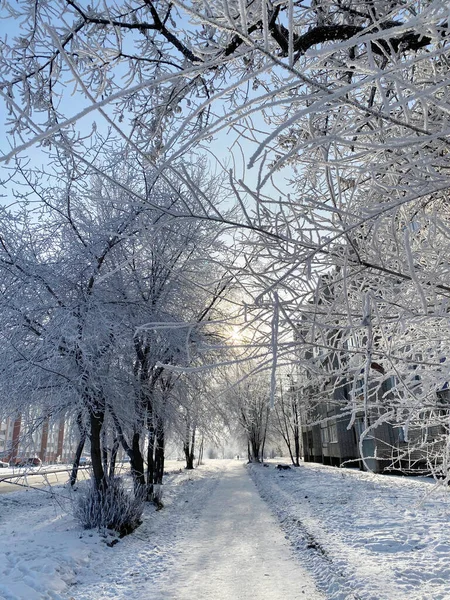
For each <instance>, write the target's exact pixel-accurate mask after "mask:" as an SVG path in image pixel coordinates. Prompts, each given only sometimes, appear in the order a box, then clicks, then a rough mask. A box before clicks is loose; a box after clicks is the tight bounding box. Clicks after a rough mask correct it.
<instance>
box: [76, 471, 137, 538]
mask: <svg viewBox="0 0 450 600" xmlns="http://www.w3.org/2000/svg"><path fill="white" fill-rule="evenodd" d="M144 506H145V493H144V490H143V491H142V493H138V492H136V491H134V492H130V491H128V490H127V489H126V488H125V486H124V483H123V480H122V479H121V478H120V477H116V478H114V479H112V480H110V481H109V482H108V487H107V489H106V490H105V491H99V490H98V489H96V487H95V486H94V484H93V483H92V482H91V483H89V485H87V486H86V488H84V489H80V490H79V497H78V499H77V501H76V502H75V507H74V514H75V517H76V518H77V519H78V521H79V522H80V523H81V524H82V525H83V527H84V528H85V529H95V528H98V529H100V530H104V529H112V530H114V531H117V532H118V533H119V534H121V535H126V534H128V533H131V532H132V531H134V530H135V529H136V528H137V527H139V525H140V524H141V522H142V513H143V511H144Z"/></svg>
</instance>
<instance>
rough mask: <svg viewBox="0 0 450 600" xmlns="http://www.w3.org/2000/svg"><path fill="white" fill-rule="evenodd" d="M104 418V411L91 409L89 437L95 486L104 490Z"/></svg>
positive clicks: (105, 485) (105, 483)
mask: <svg viewBox="0 0 450 600" xmlns="http://www.w3.org/2000/svg"><path fill="white" fill-rule="evenodd" d="M104 418H105V413H104V411H101V410H100V411H99V410H97V411H95V412H94V410H93V409H92V410H91V412H90V415H89V424H90V439H91V461H92V471H93V474H94V483H95V487H96V489H97V490H99V491H104V490H106V488H107V487H108V485H107V481H106V477H105V472H104V470H103V464H102V443H101V432H102V427H103V421H104Z"/></svg>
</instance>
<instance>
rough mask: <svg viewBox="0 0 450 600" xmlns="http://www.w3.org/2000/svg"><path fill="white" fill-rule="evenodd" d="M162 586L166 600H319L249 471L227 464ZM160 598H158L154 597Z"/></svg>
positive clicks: (308, 576) (235, 463)
mask: <svg viewBox="0 0 450 600" xmlns="http://www.w3.org/2000/svg"><path fill="white" fill-rule="evenodd" d="M177 556H178V563H177V566H176V567H175V569H174V571H172V572H171V573H170V574H169V577H168V579H169V580H170V583H167V584H166V585H164V586H163V589H162V595H161V598H164V599H167V600H172V599H173V600H192V599H193V598H195V599H196V600H256V599H261V600H263V599H266V598H267V600H269V599H270V600H297V599H299V598H303V600H305V599H308V600H314V599H318V600H319V599H322V598H324V596H322V594H320V593H319V592H318V591H317V589H316V586H315V585H314V583H313V581H312V579H311V577H310V575H309V574H308V573H307V572H306V570H305V569H304V568H303V567H302V566H301V564H300V563H299V562H298V561H297V560H296V559H295V557H294V556H293V554H292V550H291V548H290V546H289V544H288V543H287V542H286V539H285V536H284V535H283V533H282V531H281V529H280V526H279V524H278V522H277V521H276V520H275V518H274V517H273V515H272V514H271V513H270V511H269V509H268V507H267V505H266V504H265V503H264V502H263V501H262V500H261V498H260V496H259V494H258V492H257V490H256V487H255V485H254V484H253V483H252V481H251V480H250V478H249V475H248V471H247V469H245V468H244V465H243V464H242V463H239V462H230V463H228V464H227V465H226V468H225V469H224V472H223V476H222V478H221V479H220V482H219V484H218V485H217V487H216V488H215V490H214V491H213V493H212V494H211V495H210V496H209V498H208V499H207V502H206V505H205V508H204V510H203V511H202V514H201V517H200V519H199V523H198V527H197V529H196V530H195V532H193V534H192V536H191V537H189V538H188V539H185V540H183V541H182V542H181V544H180V545H179V547H178V548H177ZM157 596H158V598H159V597H160V596H159V594H157Z"/></svg>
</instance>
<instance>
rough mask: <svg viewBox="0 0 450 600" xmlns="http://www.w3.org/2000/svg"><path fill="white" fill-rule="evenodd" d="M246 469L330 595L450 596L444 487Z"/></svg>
mask: <svg viewBox="0 0 450 600" xmlns="http://www.w3.org/2000/svg"><path fill="white" fill-rule="evenodd" d="M250 470H251V474H252V477H253V479H254V481H255V483H256V484H257V487H258V488H259V490H260V492H261V494H262V496H263V498H264V499H265V500H266V501H267V502H268V504H269V505H270V506H271V508H272V510H273V511H274V512H275V513H276V514H277V516H278V518H279V521H280V523H281V524H282V527H283V529H284V531H285V533H286V535H287V536H288V539H289V540H290V542H291V544H292V545H293V546H294V547H295V548H296V549H297V553H298V556H299V559H300V561H301V562H302V563H303V564H304V565H305V566H306V567H307V568H308V569H309V570H310V572H311V573H313V574H314V576H315V579H316V582H317V584H318V587H319V588H320V589H321V590H322V591H323V592H324V593H325V594H326V597H327V598H329V599H333V600H338V599H339V600H343V599H345V598H347V599H350V598H355V599H361V600H394V599H395V600H406V599H408V600H449V599H450V536H449V532H448V523H449V517H450V502H449V500H450V489H449V488H448V487H447V486H442V485H441V486H438V485H436V484H435V483H434V482H433V481H432V480H428V479H425V478H411V477H408V478H407V477H395V476H386V475H372V474H369V473H362V472H360V471H356V470H346V469H336V468H333V467H326V466H323V465H313V464H305V465H302V466H301V467H300V468H296V469H294V468H293V469H291V470H289V471H277V469H276V468H275V465H274V464H271V465H270V468H264V467H259V466H258V467H251V469H250Z"/></svg>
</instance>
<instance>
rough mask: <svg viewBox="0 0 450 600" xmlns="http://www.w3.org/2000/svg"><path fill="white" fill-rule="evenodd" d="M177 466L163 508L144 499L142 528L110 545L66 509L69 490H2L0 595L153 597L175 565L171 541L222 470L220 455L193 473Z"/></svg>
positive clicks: (63, 599) (29, 599)
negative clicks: (82, 527) (6, 491)
mask: <svg viewBox="0 0 450 600" xmlns="http://www.w3.org/2000/svg"><path fill="white" fill-rule="evenodd" d="M182 466H183V463H182V462H177V461H174V462H173V463H171V462H169V463H168V465H167V468H168V470H169V471H172V472H171V474H170V475H168V476H167V477H166V483H165V486H164V487H165V492H164V493H165V496H164V502H165V508H164V510H161V511H155V510H154V508H153V507H151V506H149V507H148V508H147V512H146V514H145V520H144V523H143V524H142V525H141V527H139V528H138V529H137V530H136V532H135V533H134V534H133V535H130V536H127V537H126V538H123V539H122V540H120V541H119V543H118V544H117V545H115V546H113V547H109V546H108V545H107V543H106V542H108V541H110V540H107V539H104V538H102V537H101V536H99V534H98V533H97V532H92V531H84V530H83V529H81V527H80V526H79V525H78V524H77V523H76V522H75V520H74V519H73V518H72V517H71V516H70V514H69V515H68V514H67V511H70V505H71V502H72V500H73V498H72V497H71V494H70V491H69V490H68V489H65V488H63V487H59V488H54V490H55V492H56V493H55V494H53V495H52V494H49V493H46V492H45V491H41V490H37V489H34V490H27V491H23V492H16V493H10V494H4V495H1V496H0V598H1V600H69V599H74V600H110V599H112V598H123V599H125V598H126V599H127V600H140V599H141V598H150V597H151V598H152V600H158V599H157V597H156V596H155V595H152V594H151V593H150V595H149V590H151V589H152V588H154V585H155V582H156V581H157V580H158V579H159V578H160V576H161V574H163V573H164V571H165V570H166V569H169V570H170V569H172V568H173V564H174V556H175V546H176V544H177V543H178V541H179V540H180V539H181V538H182V537H183V536H187V535H189V533H190V531H191V530H192V529H193V528H194V527H195V525H196V521H197V519H198V515H199V513H200V512H201V509H202V508H203V504H204V503H203V498H207V497H208V496H209V494H210V493H211V492H212V490H213V489H214V488H215V486H216V485H217V483H218V480H219V479H218V478H219V474H220V473H221V471H222V469H223V464H222V463H221V461H211V463H209V464H208V465H206V466H203V467H202V468H201V469H199V470H196V471H195V472H186V471H182V472H181V473H180V472H178V471H179V469H180V467H182Z"/></svg>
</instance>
